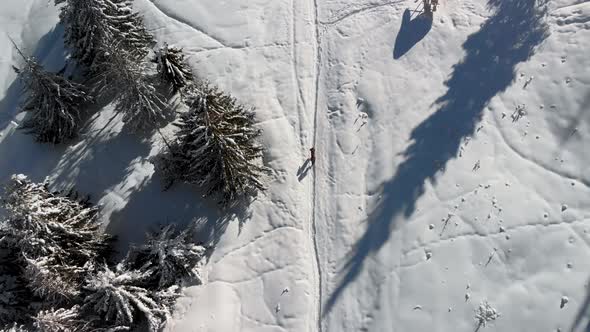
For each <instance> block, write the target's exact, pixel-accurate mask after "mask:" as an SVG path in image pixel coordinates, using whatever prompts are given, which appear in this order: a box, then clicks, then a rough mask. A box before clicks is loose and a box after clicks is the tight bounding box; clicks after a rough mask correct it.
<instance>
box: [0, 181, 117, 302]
mask: <svg viewBox="0 0 590 332" xmlns="http://www.w3.org/2000/svg"><path fill="white" fill-rule="evenodd" d="M70 196H71V195H70ZM2 203H3V206H4V208H5V210H6V211H7V218H6V220H5V221H4V223H5V225H6V226H5V227H3V228H2V235H3V236H2V241H1V244H2V245H3V246H4V247H5V248H8V249H9V250H12V252H15V253H17V254H16V259H15V262H16V264H19V265H20V267H21V269H22V278H23V279H24V280H26V286H27V288H28V289H30V290H31V291H32V293H33V294H34V295H36V296H38V297H40V298H41V299H43V301H44V302H45V303H48V304H52V305H53V304H59V303H67V302H71V301H74V300H75V299H76V298H77V297H78V295H79V289H80V287H81V283H82V281H83V279H84V276H85V275H86V274H88V273H89V271H92V270H93V262H95V261H103V260H104V259H105V258H106V256H107V255H109V254H110V244H109V242H110V237H109V236H107V235H105V234H103V233H102V232H101V231H100V229H99V224H98V219H97V209H96V208H95V207H92V206H90V205H89V204H88V203H87V202H80V201H77V200H75V199H74V198H73V197H68V196H67V195H63V194H61V193H59V192H50V191H49V190H48V188H47V186H46V184H39V183H33V182H31V181H30V180H28V179H27V178H26V177H25V176H24V175H18V176H13V178H12V180H11V182H10V183H9V184H8V185H7V187H6V190H5V195H4V197H3V202H2Z"/></svg>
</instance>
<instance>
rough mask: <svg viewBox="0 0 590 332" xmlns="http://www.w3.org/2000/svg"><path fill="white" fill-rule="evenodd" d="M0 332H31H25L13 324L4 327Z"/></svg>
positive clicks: (27, 331)
mask: <svg viewBox="0 0 590 332" xmlns="http://www.w3.org/2000/svg"><path fill="white" fill-rule="evenodd" d="M0 332H32V331H30V330H27V329H26V328H25V327H24V326H23V325H18V324H17V323H13V324H12V325H11V326H10V327H5V328H2V329H0Z"/></svg>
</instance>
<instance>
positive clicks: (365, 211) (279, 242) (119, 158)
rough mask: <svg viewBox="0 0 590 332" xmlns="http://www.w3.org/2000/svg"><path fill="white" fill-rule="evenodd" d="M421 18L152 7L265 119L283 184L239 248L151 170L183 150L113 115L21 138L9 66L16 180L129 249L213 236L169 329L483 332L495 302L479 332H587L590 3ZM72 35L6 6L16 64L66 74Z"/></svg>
mask: <svg viewBox="0 0 590 332" xmlns="http://www.w3.org/2000/svg"><path fill="white" fill-rule="evenodd" d="M416 7H418V11H416V12H414V9H416ZM420 7H421V6H420V2H414V1H411V0H408V1H399V0H393V1H388V0H382V1H379V0H361V1H350V0H323V1H320V0H315V1H314V0H301V1H276V0H253V1H247V2H246V1H243V0H227V1H218V0H136V1H134V2H133V9H134V10H136V11H138V12H139V13H141V15H143V17H144V23H145V25H146V27H147V29H148V30H149V31H150V32H151V33H152V34H153V35H154V37H155V39H156V40H158V42H159V43H161V44H163V43H168V44H169V45H171V46H173V47H179V48H182V49H183V50H184V53H185V54H186V60H187V62H188V63H189V64H190V65H191V67H192V69H193V71H194V73H195V74H196V76H198V77H199V78H202V79H207V80H209V81H211V83H212V84H214V85H216V86H219V88H220V89H221V90H222V91H226V92H229V93H231V95H232V96H235V97H236V98H237V99H238V100H239V101H240V103H243V104H245V105H252V106H253V107H255V109H256V114H255V115H256V125H257V127H258V128H260V129H262V135H261V140H262V144H263V146H266V147H268V149H267V150H266V151H265V152H264V154H263V161H264V164H265V165H267V166H268V167H270V168H271V173H270V175H269V177H270V179H269V181H268V183H269V185H268V188H267V190H265V191H264V193H263V194H261V195H259V197H258V199H257V200H256V201H255V202H254V203H253V204H252V205H251V209H250V211H249V214H248V215H249V220H248V222H247V223H245V224H244V226H243V227H242V228H241V231H240V232H238V230H239V225H238V223H236V222H227V223H223V224H218V223H216V222H215V221H216V219H217V218H219V217H220V214H219V212H218V209H217V207H216V205H215V204H211V202H209V201H208V200H201V199H199V198H198V195H195V190H194V189H192V188H190V186H183V185H175V186H174V187H172V188H171V189H170V190H169V191H167V192H164V193H163V192H161V185H160V184H161V181H162V179H161V176H160V175H159V174H157V173H155V172H154V167H153V165H152V164H151V163H150V159H151V158H153V157H154V156H156V155H157V154H158V153H159V151H161V149H162V148H163V147H164V145H165V144H164V143H163V142H162V140H161V137H160V136H159V134H155V135H153V136H149V135H148V137H146V138H145V139H143V140H140V139H139V138H137V137H135V136H133V135H128V134H127V133H126V132H123V131H122V127H123V126H122V123H121V118H122V114H118V113H116V112H115V110H114V108H113V105H106V106H104V107H101V108H100V112H96V113H94V114H95V115H94V116H93V117H92V118H91V121H90V122H89V123H88V124H87V126H86V127H85V128H83V130H82V134H81V137H80V138H79V139H78V140H77V141H76V142H74V143H72V144H71V145H70V146H68V147H51V146H47V145H39V144H37V143H35V142H34V140H33V138H32V137H30V136H27V135H24V133H23V132H22V131H19V130H16V128H18V127H19V126H20V125H21V123H22V120H23V117H24V116H25V114H17V107H16V105H17V104H18V96H19V94H18V90H19V83H18V82H17V81H15V73H13V72H12V68H11V65H16V66H17V67H18V66H19V62H18V61H19V60H18V56H17V54H16V51H15V50H14V49H13V48H11V47H9V46H7V47H4V48H2V49H1V50H0V181H1V182H2V183H6V182H7V181H8V180H9V177H10V175H12V174H15V173H17V174H18V173H23V174H27V175H28V176H29V177H30V178H31V179H32V180H33V181H37V182H39V181H42V180H43V179H44V178H45V177H46V176H48V177H49V179H48V181H49V183H50V185H51V186H52V188H54V189H64V188H69V187H71V186H73V185H75V186H76V188H77V190H79V191H81V192H85V193H86V192H88V193H91V194H92V197H93V200H94V201H95V202H97V203H99V204H101V213H100V218H101V219H100V220H101V221H103V222H104V227H105V228H106V229H107V230H108V231H109V232H111V233H113V234H116V235H118V236H119V239H120V241H121V243H122V244H123V245H122V248H121V249H122V250H124V249H125V245H124V244H125V243H129V242H134V243H141V241H143V238H144V235H143V234H144V233H145V232H144V231H145V230H148V229H150V228H152V227H154V226H155V225H156V224H158V223H161V222H162V221H171V222H177V223H179V224H182V223H188V222H189V221H191V220H193V219H194V218H196V217H198V218H204V217H206V218H208V219H209V220H210V221H212V222H210V223H207V224H206V225H208V226H211V227H204V228H203V230H202V231H203V232H202V234H201V236H202V237H203V239H204V240H206V241H211V242H212V243H214V244H215V245H216V246H215V248H214V251H213V253H212V255H211V258H210V260H209V263H208V265H207V266H206V269H205V271H203V280H204V284H203V285H199V286H194V287H191V288H189V289H188V290H187V291H186V293H185V294H184V296H183V297H181V298H180V299H179V300H178V304H177V308H176V310H175V311H174V313H173V319H172V321H171V322H170V323H169V324H168V326H167V327H166V330H167V331H174V332H184V331H195V330H196V331H216V332H217V331H232V332H233V331H297V332H299V331H321V332H331V331H334V332H340V331H379V332H386V331H412V332H426V331H427V332H433V331H440V332H443V331H452V332H473V331H475V330H476V329H477V328H478V320H477V319H474V316H475V313H477V310H478V308H479V304H480V303H481V302H482V301H483V300H484V299H486V300H487V301H489V303H490V304H493V308H494V309H495V310H497V312H500V313H501V316H500V317H499V318H497V319H496V320H494V321H493V322H489V323H487V324H486V326H485V327H483V326H482V327H480V332H481V331H519V332H538V331H559V330H560V331H572V330H573V331H574V332H580V331H586V330H587V329H588V328H589V326H590V324H589V318H588V317H589V316H588V315H589V314H588V312H589V311H590V291H589V289H588V284H587V283H588V279H589V278H590V276H589V273H588V271H590V246H589V244H590V172H589V169H588V165H590V150H589V149H588V146H589V144H590V112H588V107H589V106H590V94H589V93H588V91H590V89H589V85H590V74H589V73H588V70H587V68H589V67H590V58H589V57H588V49H589V47H590V46H589V44H588V40H590V3H589V2H588V1H584V0H552V1H550V2H547V3H543V1H533V0H465V1H459V0H445V1H442V0H441V1H439V6H438V8H437V11H436V12H435V13H434V15H433V16H432V17H428V16H424V15H422V16H420V15H419V10H420ZM57 21H58V10H57V9H56V8H55V7H54V6H53V5H52V4H49V3H48V2H47V1H46V0H18V1H17V0H8V1H0V29H1V30H2V31H1V32H0V41H1V42H2V43H3V44H2V45H11V44H10V41H9V39H8V37H7V36H11V37H12V38H13V39H14V41H15V42H16V44H17V45H19V46H20V47H21V48H22V49H23V51H25V52H26V54H31V55H34V56H35V57H36V58H37V59H38V60H39V62H40V63H41V64H42V65H43V66H44V68H46V69H47V70H50V71H53V72H57V71H59V69H61V68H62V67H63V65H64V54H65V52H64V50H63V40H62V35H63V28H62V27H60V26H56V22H57ZM96 111H98V110H96ZM512 115H514V117H513V116H512ZM175 131H176V129H175V128H174V127H173V126H167V127H165V128H163V129H162V133H163V134H164V135H165V136H166V137H169V136H171V135H173V134H174V133H175ZM311 147H315V155H316V161H315V165H314V166H313V167H312V166H311V165H310V164H311V162H309V161H308V162H306V160H307V159H308V157H309V149H310V148H311ZM475 166H477V167H475ZM563 207H565V209H564V208H563ZM1 213H3V212H1V211H0V214H1ZM449 213H452V214H453V216H452V217H451V218H450V219H448V215H449ZM430 224H433V225H434V228H433V229H429V225H430ZM445 225H446V226H445ZM500 227H502V229H503V230H504V231H503V232H501V231H500ZM494 248H495V249H497V250H494ZM426 252H430V253H431V257H430V259H425V253H426ZM492 253H493V255H492ZM490 257H491V260H490ZM488 260H489V263H488ZM570 263H571V265H569V264H570ZM568 265H569V266H568ZM570 266H571V267H570ZM467 285H469V287H467ZM467 288H469V289H467ZM284 289H289V291H288V293H282V291H283V290H284ZM465 294H469V297H468V298H467V299H466V297H465ZM564 296H565V297H567V298H568V303H567V304H566V305H564V306H563V308H560V304H561V299H562V298H563V297H564ZM418 305H419V306H420V307H421V310H414V308H415V307H416V306H418ZM277 308H279V309H280V310H276V309H277ZM449 308H452V310H449Z"/></svg>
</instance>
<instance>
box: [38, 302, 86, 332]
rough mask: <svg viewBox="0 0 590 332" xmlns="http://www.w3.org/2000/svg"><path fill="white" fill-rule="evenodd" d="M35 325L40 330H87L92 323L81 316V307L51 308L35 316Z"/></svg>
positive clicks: (79, 331)
mask: <svg viewBox="0 0 590 332" xmlns="http://www.w3.org/2000/svg"><path fill="white" fill-rule="evenodd" d="M33 327H34V328H35V331H38V332H85V331H90V324H89V323H88V322H86V321H85V320H84V319H83V318H82V317H81V316H80V307H79V306H78V305H75V306H73V307H71V308H59V309H55V308H50V309H47V310H41V311H39V312H38V313H37V315H36V316H35V317H33Z"/></svg>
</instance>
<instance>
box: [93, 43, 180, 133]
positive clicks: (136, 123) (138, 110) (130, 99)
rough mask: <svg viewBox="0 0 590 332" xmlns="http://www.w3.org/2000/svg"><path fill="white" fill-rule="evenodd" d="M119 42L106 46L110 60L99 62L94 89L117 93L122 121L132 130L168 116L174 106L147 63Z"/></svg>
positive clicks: (116, 97)
mask: <svg viewBox="0 0 590 332" xmlns="http://www.w3.org/2000/svg"><path fill="white" fill-rule="evenodd" d="M120 46H121V44H111V45H107V46H105V47H106V49H107V51H106V54H108V55H109V61H107V62H104V63H102V64H101V65H100V66H99V68H100V70H99V74H97V77H96V79H95V82H94V83H95V89H94V91H95V93H96V94H97V95H99V96H109V95H115V102H116V111H117V112H121V113H123V122H125V124H126V125H127V126H128V127H129V128H130V129H131V130H133V131H139V130H143V129H150V128H152V127H153V126H155V125H157V124H158V123H160V122H162V121H165V120H166V119H168V118H169V117H170V116H171V115H172V112H171V109H170V108H169V107H168V106H167V105H166V102H165V101H164V97H163V96H162V95H161V94H160V93H159V92H158V91H157V90H156V87H155V85H154V82H153V80H152V78H151V77H150V76H148V75H147V74H146V73H147V72H149V68H147V64H146V63H145V62H142V61H135V60H134V59H133V57H132V56H131V55H130V54H129V53H128V52H127V51H125V50H124V49H122V48H121V47H120ZM111 55H112V56H111Z"/></svg>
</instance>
